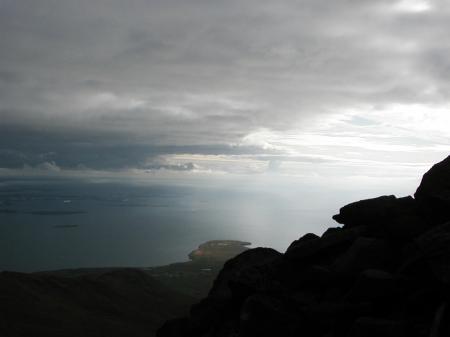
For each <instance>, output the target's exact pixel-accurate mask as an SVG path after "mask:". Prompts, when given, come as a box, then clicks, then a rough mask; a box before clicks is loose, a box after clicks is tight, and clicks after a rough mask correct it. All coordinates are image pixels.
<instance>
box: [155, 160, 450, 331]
mask: <svg viewBox="0 0 450 337" xmlns="http://www.w3.org/2000/svg"><path fill="white" fill-rule="evenodd" d="M333 218H334V219H335V220H336V221H337V222H339V223H341V224H343V226H342V227H337V228H330V229H328V230H327V231H326V232H325V233H324V234H323V235H322V236H321V237H319V236H317V235H315V234H306V235H304V236H303V237H301V238H300V239H298V240H296V241H294V242H293V243H292V244H291V245H290V247H289V248H288V249H287V250H286V252H285V253H284V254H282V253H279V252H277V251H275V250H273V249H270V248H256V249H251V250H248V251H245V252H243V253H242V254H240V255H238V256H237V257H235V258H233V259H231V260H229V261H228V262H227V263H226V264H225V265H224V268H223V269H222V270H221V272H220V273H219V275H218V277H217V279H216V280H215V282H214V286H213V287H212V289H211V290H210V292H209V294H208V296H207V297H206V298H205V299H203V300H202V301H200V302H199V303H197V304H195V305H194V306H193V307H192V308H191V310H190V314H189V316H188V317H184V318H179V319H176V320H172V321H169V322H167V323H166V324H165V325H164V326H163V327H162V328H161V329H160V330H159V332H158V336H159V337H181V336H186V337H187V336H190V337H194V336H195V337H201V336H204V337H206V336H208V337H213V336H220V337H222V336H224V337H225V336H230V337H231V336H239V337H250V336H251V337H253V336H254V337H264V336H283V337H289V336H307V337H340V336H343V337H344V336H350V337H372V336H373V337H381V336H383V337H402V336H404V337H406V336H408V337H422V336H423V337H425V336H429V337H443V336H449V335H450V327H449V324H450V312H449V310H450V308H449V302H450V157H448V158H447V159H445V160H444V161H443V162H441V163H439V164H436V165H435V166H433V167H432V168H431V169H430V171H428V172H427V173H426V174H425V175H424V177H423V180H422V182H421V184H420V186H419V188H418V189H417V192H416V193H415V198H412V197H403V198H396V197H395V196H382V197H378V198H374V199H368V200H362V201H358V202H355V203H352V204H349V205H347V206H345V207H343V208H341V210H340V212H339V214H337V215H335V216H334V217H333Z"/></svg>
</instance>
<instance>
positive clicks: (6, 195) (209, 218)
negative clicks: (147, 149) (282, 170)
mask: <svg viewBox="0 0 450 337" xmlns="http://www.w3.org/2000/svg"><path fill="white" fill-rule="evenodd" d="M331 214H332V211H331V210H320V209H308V208H307V207H305V205H302V204H301V203H300V202H299V200H298V199H292V200H291V199H286V198H280V195H277V194H271V193H266V192H261V191H252V190H246V191H242V190H240V189H238V188H223V187H222V188H211V187H206V186H205V187H180V186H138V185H133V184H117V183H97V184H88V183H83V182H67V181H47V182H45V183H44V182H30V181H22V182H20V181H16V182H14V183H4V184H3V185H2V186H1V189H0V270H15V271H37V270H53V269H63V268H77V267H102V266H154V265H161V264H166V263H171V262H178V261H184V260H186V259H187V254H188V253H189V252H190V251H191V250H193V249H194V248H195V247H197V246H198V245H199V244H200V243H202V242H204V241H207V240H212V239H237V240H244V241H250V242H252V243H253V245H254V246H270V247H273V248H275V249H278V250H280V251H284V250H285V249H286V248H287V246H288V245H289V243H290V242H291V241H293V240H294V239H296V238H298V237H299V236H300V235H301V234H303V233H305V232H308V231H314V232H317V233H320V232H322V231H323V230H324V229H325V227H326V224H327V223H328V224H329V223H330V221H329V219H330V216H331Z"/></svg>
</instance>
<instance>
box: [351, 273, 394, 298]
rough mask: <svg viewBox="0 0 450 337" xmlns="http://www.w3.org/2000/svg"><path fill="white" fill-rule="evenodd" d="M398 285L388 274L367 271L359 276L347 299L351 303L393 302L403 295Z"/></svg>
mask: <svg viewBox="0 0 450 337" xmlns="http://www.w3.org/2000/svg"><path fill="white" fill-rule="evenodd" d="M398 283H399V282H398V280H397V279H396V278H394V276H393V275H392V274H390V273H388V272H385V271H383V270H377V269H366V270H364V271H363V272H362V273H361V274H360V275H359V277H358V279H357V280H356V282H355V284H354V286H353V287H352V288H351V290H350V291H349V293H348V294H347V295H346V297H345V299H346V300H347V301H349V302H367V301H371V302H373V301H376V302H380V301H386V300H390V301H392V300H394V299H396V298H397V297H398V296H399V294H401V287H399V284H398Z"/></svg>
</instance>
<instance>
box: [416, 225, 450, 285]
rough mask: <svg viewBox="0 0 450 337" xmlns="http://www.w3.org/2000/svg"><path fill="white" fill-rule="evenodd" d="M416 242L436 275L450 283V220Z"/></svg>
mask: <svg viewBox="0 0 450 337" xmlns="http://www.w3.org/2000/svg"><path fill="white" fill-rule="evenodd" d="M415 242H416V243H417V245H418V246H419V249H420V250H421V251H422V252H423V254H424V256H425V258H426V259H427V261H428V262H429V264H430V267H431V269H432V270H433V272H434V274H435V276H436V277H437V278H438V279H439V280H440V281H441V282H443V283H445V284H450V222H447V223H445V224H442V225H440V226H437V227H434V228H432V229H431V230H429V231H428V232H426V233H424V234H422V235H421V236H419V237H418V238H417V239H416V240H415Z"/></svg>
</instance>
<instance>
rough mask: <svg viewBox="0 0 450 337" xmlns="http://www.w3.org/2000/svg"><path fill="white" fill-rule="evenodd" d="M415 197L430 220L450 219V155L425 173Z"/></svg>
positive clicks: (439, 221)
mask: <svg viewBox="0 0 450 337" xmlns="http://www.w3.org/2000/svg"><path fill="white" fill-rule="evenodd" d="M414 197H415V199H416V200H417V201H418V202H419V204H420V206H421V208H422V210H423V211H424V212H425V213H426V215H427V217H428V218H429V219H430V221H432V222H434V223H442V222H444V221H447V220H450V156H448V157H447V158H446V159H444V160H443V161H441V162H440V163H437V164H435V165H434V166H433V167H432V168H431V169H430V170H429V171H428V172H427V173H425V175H424V176H423V178H422V181H421V183H420V185H419V187H418V188H417V191H416V193H415V194H414Z"/></svg>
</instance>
